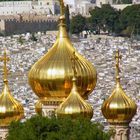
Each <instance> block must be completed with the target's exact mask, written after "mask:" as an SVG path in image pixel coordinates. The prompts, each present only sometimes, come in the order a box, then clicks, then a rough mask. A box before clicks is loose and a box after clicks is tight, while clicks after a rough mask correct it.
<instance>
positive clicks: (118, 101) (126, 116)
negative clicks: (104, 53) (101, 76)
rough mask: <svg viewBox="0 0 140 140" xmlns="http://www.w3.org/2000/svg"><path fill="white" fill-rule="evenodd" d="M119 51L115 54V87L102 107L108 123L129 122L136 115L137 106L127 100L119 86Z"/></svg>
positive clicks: (129, 99) (130, 100)
mask: <svg viewBox="0 0 140 140" xmlns="http://www.w3.org/2000/svg"><path fill="white" fill-rule="evenodd" d="M119 59H120V55H119V51H117V53H116V61H117V63H116V86H115V88H114V90H113V92H112V94H111V95H110V97H109V98H108V99H107V100H106V101H104V103H103V105H102V113H103V115H104V116H105V118H106V119H107V120H108V122H109V123H127V122H130V121H131V120H132V118H133V116H134V115H135V114H136V109H137V106H136V104H135V102H134V101H133V100H132V99H131V98H129V97H128V96H127V95H126V94H125V93H124V91H123V89H122V87H121V85H120V77H119Z"/></svg>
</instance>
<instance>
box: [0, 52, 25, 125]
mask: <svg viewBox="0 0 140 140" xmlns="http://www.w3.org/2000/svg"><path fill="white" fill-rule="evenodd" d="M0 60H2V61H4V67H3V68H4V77H3V79H4V80H3V82H4V88H3V90H2V93H1V95H0V126H8V125H9V124H10V123H11V122H12V121H17V120H20V119H21V118H22V117H23V116H24V109H23V107H22V105H21V104H20V103H19V102H18V101H16V100H15V99H14V97H13V96H12V94H11V93H10V91H9V89H8V80H7V66H6V63H7V61H8V60H9V58H8V57H7V56H6V51H5V52H4V57H3V58H0Z"/></svg>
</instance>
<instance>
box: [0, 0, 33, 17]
mask: <svg viewBox="0 0 140 140" xmlns="http://www.w3.org/2000/svg"><path fill="white" fill-rule="evenodd" d="M31 9H32V2H31V1H5V2H0V15H14V14H22V13H29V12H30V10H31Z"/></svg>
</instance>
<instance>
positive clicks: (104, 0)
mask: <svg viewBox="0 0 140 140" xmlns="http://www.w3.org/2000/svg"><path fill="white" fill-rule="evenodd" d="M64 3H65V5H67V4H68V5H69V9H70V13H71V15H75V14H78V13H80V14H82V15H84V16H88V15H89V10H90V9H93V8H94V7H95V6H98V7H101V5H102V4H108V3H109V4H111V5H112V6H113V7H115V8H117V9H123V8H125V7H126V6H128V5H131V4H138V3H140V0H64ZM59 9H60V8H59V1H58V0H37V1H36V0H33V1H31V0H28V1H2V2H0V15H20V14H34V15H48V16H49V15H58V14H59V11H60V10H59Z"/></svg>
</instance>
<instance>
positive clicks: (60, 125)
mask: <svg viewBox="0 0 140 140" xmlns="http://www.w3.org/2000/svg"><path fill="white" fill-rule="evenodd" d="M109 138H110V133H105V132H104V131H103V127H102V125H100V124H98V123H92V122H90V121H89V120H87V119H85V118H78V119H76V120H73V119H71V118H59V119H57V118H45V117H41V116H36V117H32V118H31V119H29V120H27V121H26V122H24V123H20V122H13V123H11V125H10V128H9V135H8V137H7V140H109Z"/></svg>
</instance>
